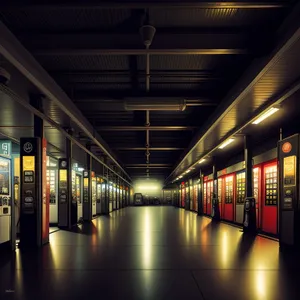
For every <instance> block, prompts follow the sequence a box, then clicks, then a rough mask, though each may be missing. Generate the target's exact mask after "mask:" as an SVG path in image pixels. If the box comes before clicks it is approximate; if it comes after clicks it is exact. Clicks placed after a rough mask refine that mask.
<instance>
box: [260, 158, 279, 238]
mask: <svg viewBox="0 0 300 300" xmlns="http://www.w3.org/2000/svg"><path fill="white" fill-rule="evenodd" d="M277 184H278V183H277V160H276V161H273V162H270V163H266V164H264V165H263V171H262V187H263V188H262V217H261V221H262V224H261V229H262V231H264V232H266V233H271V234H275V235H276V234H277V233H278V232H277V205H278V189H277V187H278V185H277Z"/></svg>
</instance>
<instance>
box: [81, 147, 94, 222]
mask: <svg viewBox="0 0 300 300" xmlns="http://www.w3.org/2000/svg"><path fill="white" fill-rule="evenodd" d="M86 147H87V149H88V150H90V149H91V146H90V144H87V146H86ZM86 162H87V169H86V170H84V171H83V221H84V222H90V221H91V220H92V217H93V215H92V157H91V156H90V155H89V154H88V153H87V156H86Z"/></svg>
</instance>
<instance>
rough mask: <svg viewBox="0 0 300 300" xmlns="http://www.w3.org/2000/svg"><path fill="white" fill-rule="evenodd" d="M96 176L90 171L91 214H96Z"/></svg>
mask: <svg viewBox="0 0 300 300" xmlns="http://www.w3.org/2000/svg"><path fill="white" fill-rule="evenodd" d="M96 203H97V178H96V175H95V172H92V215H93V216H95V215H96V214H97V207H96Z"/></svg>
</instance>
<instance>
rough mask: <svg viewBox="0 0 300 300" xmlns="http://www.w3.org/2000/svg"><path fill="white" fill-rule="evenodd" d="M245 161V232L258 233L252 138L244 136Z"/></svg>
mask: <svg viewBox="0 0 300 300" xmlns="http://www.w3.org/2000/svg"><path fill="white" fill-rule="evenodd" d="M244 160H245V171H246V175H245V177H246V199H245V203H244V218H243V231H244V232H247V233H252V234H255V233H256V203H255V198H254V197H253V170H252V144H251V137H250V136H247V135H245V136H244Z"/></svg>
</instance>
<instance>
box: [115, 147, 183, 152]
mask: <svg viewBox="0 0 300 300" xmlns="http://www.w3.org/2000/svg"><path fill="white" fill-rule="evenodd" d="M111 149H113V150H117V151H146V150H147V148H145V147H115V148H111ZM148 149H149V150H150V151H182V150H184V149H185V148H175V147H156V148H148Z"/></svg>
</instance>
